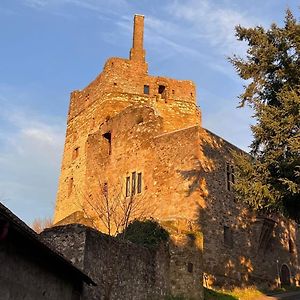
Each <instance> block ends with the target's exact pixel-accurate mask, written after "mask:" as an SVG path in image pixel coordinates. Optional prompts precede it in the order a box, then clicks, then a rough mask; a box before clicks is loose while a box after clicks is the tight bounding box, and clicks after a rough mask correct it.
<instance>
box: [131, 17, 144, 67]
mask: <svg viewBox="0 0 300 300" xmlns="http://www.w3.org/2000/svg"><path fill="white" fill-rule="evenodd" d="M130 59H131V60H134V61H137V62H143V63H144V62H145V50H144V16H142V15H134V26H133V43H132V48H131V49H130Z"/></svg>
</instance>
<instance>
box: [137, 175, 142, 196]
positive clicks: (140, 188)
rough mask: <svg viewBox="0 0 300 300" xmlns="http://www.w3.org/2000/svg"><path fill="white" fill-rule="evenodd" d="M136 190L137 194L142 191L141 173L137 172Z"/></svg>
mask: <svg viewBox="0 0 300 300" xmlns="http://www.w3.org/2000/svg"><path fill="white" fill-rule="evenodd" d="M137 192H138V194H140V193H141V192H142V173H138V178H137Z"/></svg>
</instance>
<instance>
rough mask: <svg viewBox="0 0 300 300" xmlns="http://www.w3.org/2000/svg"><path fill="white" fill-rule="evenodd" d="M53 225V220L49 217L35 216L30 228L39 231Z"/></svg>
mask: <svg viewBox="0 0 300 300" xmlns="http://www.w3.org/2000/svg"><path fill="white" fill-rule="evenodd" d="M52 225H53V220H52V219H51V218H43V219H41V218H36V219H34V220H33V222H32V225H31V228H32V229H33V230H34V231H35V232H36V233H41V232H42V231H43V230H44V229H46V228H50V227H52Z"/></svg>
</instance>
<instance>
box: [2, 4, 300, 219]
mask: <svg viewBox="0 0 300 300" xmlns="http://www.w3.org/2000/svg"><path fill="white" fill-rule="evenodd" d="M298 5H299V2H298V1H296V0H265V1H261V0H252V1H244V0H181V1H179V0H178V1H176V0H159V1H158V0H151V1H146V0H139V1H133V0H132V1H129V0H128V1H126V0H1V1H0V38H1V41H0V43H1V44H0V45H1V47H0V105H1V106H0V199H1V200H2V202H3V203H4V204H5V205H6V206H8V207H9V208H10V209H11V210H12V211H13V212H15V213H16V214H17V215H18V216H19V217H20V218H22V219H23V220H25V221H26V222H27V223H28V224H30V223H31V222H32V220H33V219H34V218H37V217H41V218H43V217H46V216H52V214H53V210H54V203H55V196H56V189H57V182H58V176H59V171H60V161H61V156H62V151H63V144H64V135H65V128H66V115H67V109H68V104H69V94H70V92H71V91H72V90H75V89H82V88H84V87H85V86H86V85H87V84H88V83H89V82H90V81H91V80H93V79H94V78H95V77H96V76H97V75H98V74H99V73H100V72H101V70H102V67H103V65H104V63H105V60H106V59H107V58H108V57H111V56H120V57H128V55H129V49H130V47H131V43H132V21H133V15H134V14H135V13H139V14H143V15H145V49H146V57H147V61H148V63H149V73H150V74H153V75H161V76H168V77H174V78H177V79H191V80H193V81H194V82H195V83H196V85H197V93H198V95H197V98H198V105H199V106H200V107H201V110H202V116H203V126H204V127H205V128H207V129H209V130H211V131H213V132H215V133H216V134H218V135H220V136H222V137H223V138H225V139H226V140H228V141H230V142H231V143H233V144H235V145H237V146H239V147H241V148H242V149H245V150H247V146H248V145H249V144H250V142H251V132H250V129H249V126H250V124H251V122H253V120H251V112H250V110H249V109H248V110H247V109H242V110H241V109H236V106H237V105H238V95H239V94H240V93H241V91H242V86H243V82H242V81H241V80H240V79H239V78H238V76H237V75H236V74H235V72H234V70H233V68H232V66H231V65H230V64H229V63H228V61H227V59H226V57H228V56H230V55H232V54H233V53H236V54H239V55H245V51H246V45H244V44H243V43H241V42H238V41H236V39H235V36H234V26H235V25H238V24H241V25H243V26H245V27H249V26H256V25H262V26H264V27H269V26H270V24H271V23H272V22H276V23H278V24H282V21H283V18H284V11H285V10H286V9H287V8H290V9H292V11H293V13H294V15H295V16H296V17H297V18H298V19H299V15H300V13H299V9H298V7H297V6H298Z"/></svg>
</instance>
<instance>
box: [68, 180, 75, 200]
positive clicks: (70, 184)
mask: <svg viewBox="0 0 300 300" xmlns="http://www.w3.org/2000/svg"><path fill="white" fill-rule="evenodd" d="M73 183H74V180H73V177H71V178H70V179H69V183H68V197H69V196H70V195H71V194H72V190H73Z"/></svg>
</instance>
